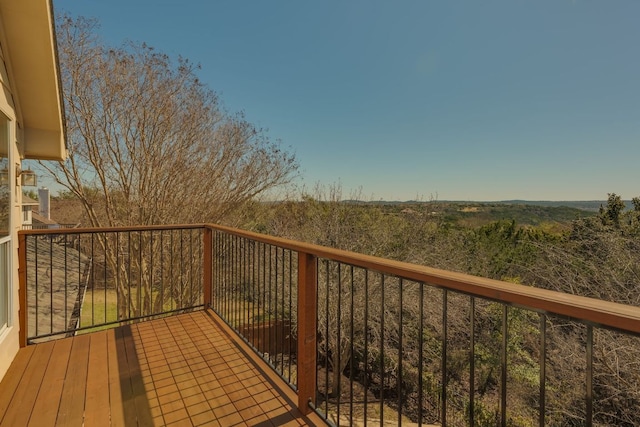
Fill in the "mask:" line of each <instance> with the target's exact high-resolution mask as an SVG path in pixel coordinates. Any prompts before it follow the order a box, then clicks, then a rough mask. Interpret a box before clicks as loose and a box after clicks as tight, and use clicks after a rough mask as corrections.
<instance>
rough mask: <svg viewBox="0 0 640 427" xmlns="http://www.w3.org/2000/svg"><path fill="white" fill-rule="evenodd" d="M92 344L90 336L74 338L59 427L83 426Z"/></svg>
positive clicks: (60, 410)
mask: <svg viewBox="0 0 640 427" xmlns="http://www.w3.org/2000/svg"><path fill="white" fill-rule="evenodd" d="M90 344H91V336H90V335H78V336H76V337H74V338H73V344H72V346H71V353H70V354H69V366H68V367H67V377H66V379H65V382H64V387H63V389H62V397H61V399H60V409H59V410H58V418H57V420H56V425H57V426H69V427H72V426H80V425H82V422H83V415H84V396H85V393H86V389H87V365H88V363H89V347H90ZM38 345H41V344H38Z"/></svg>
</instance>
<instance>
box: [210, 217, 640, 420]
mask: <svg viewBox="0 0 640 427" xmlns="http://www.w3.org/2000/svg"><path fill="white" fill-rule="evenodd" d="M212 227H213V228H214V229H215V230H216V231H214V233H215V239H214V241H215V243H214V250H213V257H214V260H213V265H214V267H213V269H214V286H213V289H214V291H213V296H212V299H213V301H214V303H213V306H214V309H215V310H216V311H217V312H218V314H219V315H220V316H221V317H223V318H224V319H226V321H227V322H228V323H229V324H230V325H232V326H233V327H234V328H235V329H236V331H238V333H240V334H241V335H243V336H244V337H245V339H246V340H247V341H248V342H251V343H253V344H254V347H255V348H256V350H257V351H258V353H260V354H263V355H264V357H265V359H266V360H267V361H269V362H270V363H271V364H272V366H274V368H275V369H277V370H278V372H279V373H280V375H283V376H285V377H287V372H288V370H287V369H291V371H292V372H295V373H296V374H292V375H289V379H290V382H291V384H292V387H294V388H296V389H297V390H298V393H299V406H300V407H301V408H302V409H304V406H306V405H308V406H309V407H310V408H312V409H313V410H315V411H316V412H317V413H318V414H319V415H321V416H322V417H323V418H324V419H325V420H326V421H327V422H328V423H329V424H334V425H386V424H389V423H391V424H397V425H400V424H403V423H416V424H418V425H453V426H458V425H487V426H494V425H501V426H507V425H514V426H516V425H526V426H529V425H540V426H544V425H628V426H631V425H637V424H638V423H640V418H639V417H640V415H638V414H640V411H638V409H640V388H639V387H638V384H640V362H638V359H637V356H636V355H637V353H638V352H639V351H640V338H639V336H640V308H637V307H630V306H623V305H619V304H613V303H608V302H603V301H598V300H593V299H589V298H583V297H577V296H572V295H567V294H562V293H558V292H551V291H546V290H541V289H535V288H531V287H527V286H523V285H519V284H513V283H506V282H498V281H494V280H489V279H482V278H478V277H472V276H467V275H464V274H456V273H451V272H446V271H440V270H434V269H429V268H426V267H420V266H416V265H411V264H405V263H399V262H394V261H390V260H385V259H380V258H375V257H368V256H363V255H359V254H354V253H349V252H344V251H338V250H334V249H330V248H323V247H319V246H314V245H306V244H303V243H300V242H292V241H288V240H284V239H276V238H270V237H267V236H262V235H258V234H253V233H247V232H242V231H239V230H232V229H226V228H224V227H217V226H212ZM280 254H282V255H280ZM303 259H304V260H306V261H305V267H304V272H303V269H302V267H301V265H302V264H301V262H302V261H301V260H303ZM309 262H310V263H311V264H309ZM296 276H297V277H298V281H297V284H295V285H292V282H291V277H294V278H295V277H296ZM311 288H312V289H313V292H312V294H311V297H309V295H307V296H305V297H302V296H301V292H302V291H303V290H305V293H306V294H308V290H309V289H311ZM281 296H284V299H285V301H288V300H289V299H290V301H291V303H289V305H287V304H286V303H285V306H284V307H285V310H284V311H282V310H280V309H278V308H276V309H274V307H281V304H282V300H281V299H279V298H281ZM309 298H311V301H312V302H313V307H312V309H311V310H312V311H313V318H312V320H311V323H312V324H313V325H312V327H313V333H312V334H311V335H305V337H307V338H302V337H301V336H302V335H301V333H300V331H301V330H308V329H309V327H310V326H309V325H308V324H305V322H307V323H308V322H309V320H306V321H304V320H303V318H304V317H305V314H308V313H305V311H309V310H308V309H303V308H302V306H303V300H305V301H308V300H309ZM275 301H278V302H275ZM296 301H298V304H299V307H298V312H297V315H296V314H294V313H295V310H294V306H295V304H296ZM307 307H308V306H307ZM287 311H289V312H290V313H291V314H289V313H286V312H287ZM276 318H279V319H286V322H290V327H289V324H288V323H287V326H286V329H282V327H281V326H279V325H277V326H271V325H270V326H269V328H273V329H275V332H273V334H282V336H286V334H287V333H288V331H289V330H290V331H291V338H292V340H294V341H295V342H297V344H298V352H296V353H295V354H291V353H288V348H290V347H287V345H286V344H285V345H281V344H278V345H273V346H271V347H268V344H265V343H264V341H261V340H260V339H258V340H256V339H255V336H256V335H258V336H260V334H263V335H261V336H262V337H266V336H269V337H271V336H272V335H270V334H271V333H272V332H265V329H266V328H265V327H264V326H265V323H266V322H265V320H266V319H268V320H269V321H274V320H275V319H276ZM273 329H269V331H272V330H273ZM309 336H311V337H312V339H311V340H310V339H309V338H308V337H309ZM264 339H266V338H263V340H264ZM276 341H277V340H276ZM308 341H312V344H313V348H314V350H313V352H304V350H303V351H301V349H303V347H304V344H305V343H307V342H308ZM274 353H275V354H274ZM301 353H304V354H301ZM311 353H313V354H311ZM283 354H284V355H286V356H285V357H282V356H283ZM277 360H288V361H289V363H290V364H289V367H288V368H287V367H285V368H284V370H283V368H282V367H281V366H280V365H279V363H278V362H274V361H277ZM305 363H306V364H307V365H308V364H309V363H311V365H312V366H313V369H312V371H308V370H303V365H304V364H305ZM292 376H295V382H293V381H291V378H292ZM305 396H306V397H305Z"/></svg>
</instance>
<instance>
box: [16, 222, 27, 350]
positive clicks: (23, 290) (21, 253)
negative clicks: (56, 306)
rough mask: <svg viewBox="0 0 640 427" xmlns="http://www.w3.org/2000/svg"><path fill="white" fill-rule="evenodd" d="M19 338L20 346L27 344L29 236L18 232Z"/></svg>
mask: <svg viewBox="0 0 640 427" xmlns="http://www.w3.org/2000/svg"><path fill="white" fill-rule="evenodd" d="M18 299H19V300H20V307H18V326H19V328H20V330H19V333H18V339H19V341H20V347H26V346H27V236H26V235H25V234H22V233H20V232H19V233H18Z"/></svg>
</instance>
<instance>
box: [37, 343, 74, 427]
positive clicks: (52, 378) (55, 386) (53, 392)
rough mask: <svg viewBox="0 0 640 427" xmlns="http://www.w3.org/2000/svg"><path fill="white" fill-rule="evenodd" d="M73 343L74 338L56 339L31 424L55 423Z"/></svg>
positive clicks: (49, 424)
mask: <svg viewBox="0 0 640 427" xmlns="http://www.w3.org/2000/svg"><path fill="white" fill-rule="evenodd" d="M72 343H73V340H72V339H71V338H65V339H61V340H57V341H54V347H53V352H52V354H51V359H50V361H49V366H48V367H47V371H46V372H45V374H44V378H43V379H42V386H41V387H40V391H39V393H38V398H37V401H36V404H35V406H34V407H33V415H32V416H31V419H30V420H29V425H30V426H34V427H47V426H53V425H55V422H56V418H57V415H58V408H59V407H60V398H61V396H62V388H63V386H64V381H65V377H66V374H67V366H68V364H69V354H70V352H71V344H72Z"/></svg>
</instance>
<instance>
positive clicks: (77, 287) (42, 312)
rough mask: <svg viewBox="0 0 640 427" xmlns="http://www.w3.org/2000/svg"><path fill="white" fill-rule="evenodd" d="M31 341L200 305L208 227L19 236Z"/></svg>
mask: <svg viewBox="0 0 640 427" xmlns="http://www.w3.org/2000/svg"><path fill="white" fill-rule="evenodd" d="M20 246H21V248H23V251H22V253H21V263H22V264H23V265H24V269H23V270H24V274H23V276H24V284H23V289H24V292H25V298H24V308H25V312H26V316H25V322H26V328H25V329H26V340H27V341H28V342H38V341H42V340H46V339H49V338H51V337H59V336H68V335H73V334H75V333H78V332H81V331H93V330H96V328H103V327H108V326H113V325H119V324H123V323H126V322H130V321H135V320H140V319H147V318H150V317H155V316H159V315H166V314H169V313H174V312H182V311H186V310H191V309H194V308H197V307H202V306H203V292H202V289H203V227H202V226H176V227H138V228H123V229H91V230H90V229H83V230H79V229H76V230H69V229H60V230H55V231H52V230H48V231H43V230H38V231H35V230H34V231H23V232H21V233H20Z"/></svg>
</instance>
